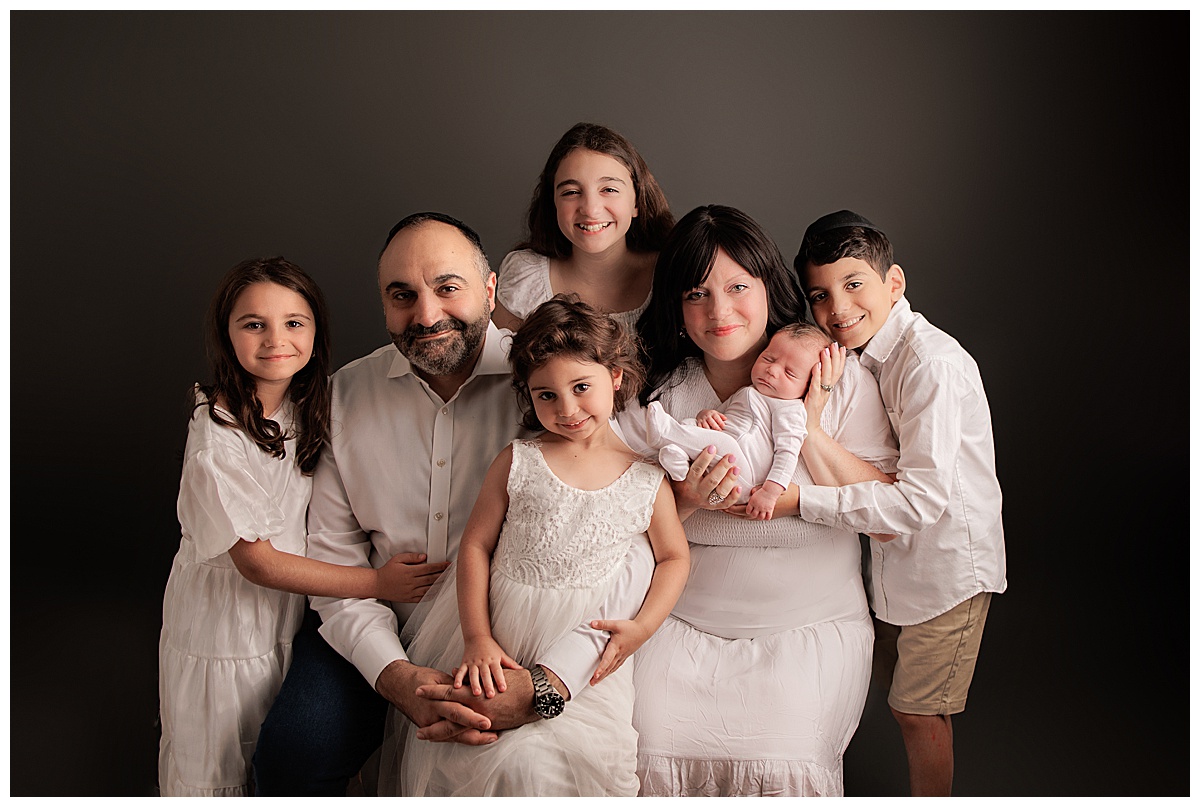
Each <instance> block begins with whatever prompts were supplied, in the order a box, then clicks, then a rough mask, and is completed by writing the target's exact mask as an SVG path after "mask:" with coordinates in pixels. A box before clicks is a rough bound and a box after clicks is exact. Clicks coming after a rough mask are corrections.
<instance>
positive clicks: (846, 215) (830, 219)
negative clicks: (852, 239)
mask: <svg viewBox="0 0 1200 807" xmlns="http://www.w3.org/2000/svg"><path fill="white" fill-rule="evenodd" d="M843 227H862V228H863V229H864V230H874V231H875V232H877V233H882V232H883V230H881V229H879V228H878V227H876V226H875V225H874V224H872V223H871V222H869V221H867V220H866V219H864V218H863V217H862V216H860V215H858V214H857V213H855V212H853V211H850V210H839V211H838V212H836V213H829V214H827V215H824V216H821V218H819V219H817V220H816V221H814V222H813V223H812V224H810V225H808V229H807V230H805V231H804V240H805V241H808V240H809V239H810V238H816V237H817V236H818V235H824V234H825V233H827V232H829V231H830V230H840V229H842V228H843Z"/></svg>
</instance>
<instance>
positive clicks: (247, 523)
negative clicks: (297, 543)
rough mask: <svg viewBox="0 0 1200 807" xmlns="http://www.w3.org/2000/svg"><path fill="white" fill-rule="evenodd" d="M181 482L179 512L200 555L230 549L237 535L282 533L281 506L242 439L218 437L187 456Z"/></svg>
mask: <svg viewBox="0 0 1200 807" xmlns="http://www.w3.org/2000/svg"><path fill="white" fill-rule="evenodd" d="M196 417H208V412H207V411H203V412H200V413H199V414H197V415H196ZM218 428H220V427H218ZM287 461H289V462H290V461H292V459H291V458H290V457H289V458H288V460H287ZM179 487H180V494H179V502H178V505H177V507H176V514H177V515H178V516H179V523H180V525H181V526H182V528H183V532H184V534H185V535H187V536H188V537H189V538H190V539H191V541H192V543H193V545H194V546H195V547H196V554H197V556H198V557H200V558H203V559H205V560H208V559H210V558H215V557H217V556H218V555H220V554H223V553H225V552H228V551H229V548H230V547H232V546H233V545H234V544H235V543H237V541H238V539H239V538H244V539H246V540H247V541H259V540H272V539H274V538H278V537H279V536H280V535H282V534H283V527H284V517H283V511H282V510H280V509H279V505H278V503H276V501H275V500H274V498H273V497H272V496H271V494H270V493H268V492H267V490H266V489H265V488H264V487H263V486H262V484H261V483H260V482H259V480H258V479H256V478H255V477H254V475H253V473H251V470H250V463H249V459H248V458H247V457H246V453H245V448H244V446H242V445H241V444H240V443H237V442H229V443H225V442H219V443H217V444H215V445H212V447H208V448H203V449H201V450H200V451H197V452H196V453H195V454H194V455H192V456H190V457H188V458H187V460H186V461H185V462H184V466H183V481H182V483H181V484H180V486H179Z"/></svg>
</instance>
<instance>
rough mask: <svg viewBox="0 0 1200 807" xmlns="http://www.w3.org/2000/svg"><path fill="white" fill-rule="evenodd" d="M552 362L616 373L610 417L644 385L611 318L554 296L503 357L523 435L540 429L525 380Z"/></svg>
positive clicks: (627, 341) (627, 338)
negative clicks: (563, 361)
mask: <svg viewBox="0 0 1200 807" xmlns="http://www.w3.org/2000/svg"><path fill="white" fill-rule="evenodd" d="M558 357H565V358H571V359H577V360H579V361H583V362H594V363H596V364H599V365H602V366H604V367H606V368H607V369H608V370H610V371H611V370H616V369H618V368H619V369H620V370H621V371H622V373H623V374H624V375H623V377H622V379H621V388H620V389H619V390H614V391H613V413H614V414H615V413H617V412H620V411H622V410H623V409H624V408H625V403H626V402H627V401H629V400H630V399H631V398H633V397H635V396H636V395H637V393H638V391H639V390H640V389H641V388H642V384H643V383H644V381H645V377H646V376H645V372H644V371H643V370H642V364H641V362H640V361H639V360H638V349H637V341H636V338H635V337H634V336H632V335H631V334H630V333H629V332H628V331H626V330H625V328H623V327H622V326H621V324H620V323H619V322H617V321H616V320H614V319H613V318H612V317H610V316H608V315H607V314H604V313H602V312H600V311H597V310H596V309H595V308H592V307H591V306H590V305H588V304H587V303H585V302H582V301H580V299H579V295H577V294H556V295H554V297H552V298H550V299H549V300H547V301H546V302H544V303H542V304H541V305H539V306H538V307H537V308H535V309H534V310H533V313H531V314H530V315H529V317H528V318H527V319H526V320H525V323H524V324H523V325H522V326H521V329H520V330H519V331H517V333H516V334H515V335H514V336H513V338H512V347H511V348H510V349H509V352H508V361H509V364H511V365H512V371H513V382H512V384H513V389H515V390H516V391H517V400H518V401H519V402H520V404H521V411H522V412H523V413H524V419H523V420H522V422H521V425H522V426H524V427H525V428H527V429H531V430H534V431H545V429H546V427H545V426H543V425H542V423H541V421H539V420H538V417H537V413H536V412H535V411H534V408H533V397H532V396H531V395H530V393H529V376H531V375H532V374H533V372H534V371H535V370H537V369H538V368H539V367H542V366H543V365H545V364H546V362H548V361H550V359H553V358H558Z"/></svg>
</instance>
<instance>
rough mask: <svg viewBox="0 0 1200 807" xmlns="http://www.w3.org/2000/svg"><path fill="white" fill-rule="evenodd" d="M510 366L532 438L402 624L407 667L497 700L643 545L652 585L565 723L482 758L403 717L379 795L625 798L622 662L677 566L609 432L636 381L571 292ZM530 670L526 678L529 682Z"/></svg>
mask: <svg viewBox="0 0 1200 807" xmlns="http://www.w3.org/2000/svg"><path fill="white" fill-rule="evenodd" d="M509 359H510V361H511V362H512V365H513V375H514V381H513V385H514V387H516V389H517V390H518V393H519V395H520V398H521V400H522V402H523V404H524V408H525V411H526V418H525V424H524V425H525V426H526V427H527V428H530V429H535V430H539V429H540V430H544V434H543V435H542V436H541V437H540V438H538V439H536V440H532V441H527V440H517V441H515V442H514V443H513V444H512V445H511V446H509V447H508V448H507V449H505V450H504V451H503V452H501V454H500V455H499V456H498V457H497V458H496V460H495V462H494V463H493V464H492V466H491V468H490V469H489V471H488V474H487V477H486V479H485V481H484V484H483V488H482V490H481V491H480V494H479V498H478V500H477V501H476V504H475V508H474V510H472V512H471V518H470V520H469V522H468V523H467V527H466V530H465V532H464V533H463V538H462V544H461V547H460V548H459V552H458V558H457V560H456V561H455V565H456V574H455V576H454V577H451V576H450V575H449V574H447V575H446V578H445V582H444V583H442V584H440V585H439V586H436V587H435V588H434V591H433V593H432V594H431V596H430V597H429V598H427V600H426V602H424V603H422V605H421V607H420V608H419V609H418V611H417V613H416V614H414V616H413V618H412V619H410V620H409V625H412V624H413V623H414V622H416V623H418V624H419V627H418V628H417V629H416V633H415V636H414V638H413V639H412V641H411V642H410V643H408V654H409V658H410V659H411V660H412V662H413V663H415V664H420V665H424V666H430V667H434V668H437V669H444V670H447V671H450V670H453V671H454V676H455V685H456V686H460V685H461V686H470V687H471V689H472V691H473V692H474V693H475V694H480V693H483V694H484V695H485V696H488V697H492V696H494V695H495V694H496V693H497V692H502V691H504V689H505V680H504V670H505V669H520V668H521V667H522V665H530V664H532V663H533V660H534V659H535V658H537V656H538V654H539V653H540V652H542V650H543V649H545V648H547V647H549V646H551V645H553V644H555V643H556V642H558V641H559V639H560V638H562V637H563V636H564V635H565V634H567V633H568V632H570V631H571V630H573V629H575V628H576V627H577V626H578V625H580V624H581V623H582V622H583V621H584V620H585V619H586V617H587V616H588V614H591V613H595V609H596V608H597V607H598V606H599V604H600V602H601V601H602V600H603V599H604V598H605V596H606V595H607V594H608V592H609V590H610V589H611V587H612V585H613V584H614V582H615V580H616V578H617V573H618V571H619V569H620V568H621V566H622V563H623V559H624V557H625V554H626V552H627V551H628V548H629V545H630V541H631V540H632V539H633V537H634V536H636V535H638V534H639V533H642V532H645V533H646V534H647V535H648V537H649V540H650V545H651V548H652V549H653V551H654V557H655V564H656V565H655V570H654V575H653V578H652V580H651V583H650V588H649V591H648V592H647V594H646V599H645V601H644V602H643V604H642V607H641V609H640V610H639V612H638V614H637V616H636V617H635V618H634V619H632V620H625V621H620V622H617V623H615V624H608V625H607V628H608V630H609V631H610V637H609V641H608V644H607V646H606V648H605V650H604V653H603V655H602V657H601V659H600V664H599V666H598V668H597V670H596V672H595V674H594V675H593V677H592V679H591V682H590V684H591V685H590V686H588V687H587V688H586V689H585V691H584V692H580V693H573V696H572V698H571V700H570V702H568V703H567V704H566V705H565V709H564V710H563V711H562V713H561V714H559V715H552V714H549V715H546V714H544V715H543V718H542V719H539V720H535V721H534V722H532V723H528V724H526V725H524V726H521V727H520V728H517V729H513V730H510V731H505V732H503V733H501V734H500V737H499V739H498V740H497V741H496V742H494V743H492V744H491V745H486V746H479V747H475V746H466V745H459V744H455V743H430V742H425V741H422V740H417V739H415V738H414V735H415V733H416V727H415V726H414V725H413V724H411V723H408V722H407V721H404V718H403V717H402V716H399V717H398V719H399V720H401V721H404V723H405V725H399V726H398V725H396V724H395V723H393V728H394V730H395V732H396V734H397V735H398V737H396V738H395V739H397V740H398V741H399V742H389V743H386V744H385V747H384V766H383V767H384V770H383V773H382V776H381V784H382V785H383V786H382V787H381V793H388V792H396V793H399V794H400V795H405V796H492V795H496V796H551V795H554V796H605V795H610V796H632V795H635V794H636V793H637V788H638V783H637V778H636V775H635V766H636V750H637V737H636V734H635V733H634V731H633V727H632V712H633V685H632V675H631V673H630V670H629V668H628V667H623V666H622V662H624V661H625V659H626V658H627V657H628V656H629V655H630V654H631V653H632V652H633V651H634V650H636V649H637V648H638V647H639V646H641V644H642V643H643V642H645V641H646V639H647V638H649V636H650V635H651V634H652V633H654V631H655V630H657V629H658V627H659V625H661V624H662V621H663V620H664V619H665V618H666V616H667V614H668V613H669V612H670V610H671V607H672V606H673V605H674V603H675V600H676V599H677V598H678V596H679V593H680V591H681V590H682V589H683V585H684V582H685V581H686V579H687V569H688V561H687V551H688V550H687V541H686V540H685V539H684V536H683V528H682V526H681V525H680V523H679V518H678V516H677V515H676V513H675V499H674V496H673V494H672V492H671V488H670V486H669V484H668V483H667V482H666V481H665V479H664V477H663V473H662V470H661V469H659V468H657V467H656V466H654V465H650V464H647V463H644V462H641V461H639V459H638V457H637V455H636V454H634V453H633V452H632V451H630V450H629V448H628V447H626V446H625V444H624V443H622V442H621V441H620V440H619V439H618V438H617V436H616V435H615V434H614V432H613V430H612V428H611V426H610V423H609V418H610V417H611V416H612V415H613V413H614V410H615V409H620V408H621V407H623V405H624V402H625V401H626V400H627V399H628V398H629V397H630V396H631V395H634V394H636V390H637V389H638V387H639V386H640V379H641V370H640V368H639V366H638V364H637V358H636V355H635V351H634V348H633V342H632V340H631V338H630V336H629V334H628V333H627V332H626V331H625V329H624V328H623V327H622V326H621V325H619V324H617V323H616V322H614V321H613V320H612V319H611V318H610V317H608V316H606V315H604V314H601V313H598V312H596V311H595V310H594V309H592V308H591V307H589V306H587V305H586V304H584V303H581V302H579V301H578V299H577V298H575V297H574V296H573V295H572V296H571V297H569V298H568V297H564V296H560V297H556V298H554V299H552V300H550V301H549V302H547V303H545V304H543V305H542V306H540V307H539V308H537V309H536V310H535V311H534V312H533V313H532V314H531V315H530V317H529V319H528V320H526V323H525V325H524V327H523V328H522V329H521V331H520V332H518V333H517V335H516V336H515V337H514V339H513V344H512V349H511V352H510V355H509ZM592 626H593V627H596V628H599V627H603V626H602V625H600V624H599V623H592ZM409 630H410V628H409V626H406V628H405V634H407V633H408V632H409ZM401 638H402V641H403V639H404V636H402V637H401ZM531 672H533V673H534V676H535V678H536V677H537V675H538V673H539V672H540V670H538V669H537V668H536V667H535V668H531ZM393 717H396V715H395V713H393ZM389 762H390V763H391V764H390V765H389ZM397 763H398V767H399V772H398V774H397V772H396V767H397Z"/></svg>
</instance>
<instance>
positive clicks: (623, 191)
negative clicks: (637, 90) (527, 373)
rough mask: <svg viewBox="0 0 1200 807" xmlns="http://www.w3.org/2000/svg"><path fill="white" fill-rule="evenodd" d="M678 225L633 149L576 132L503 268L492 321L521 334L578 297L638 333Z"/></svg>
mask: <svg viewBox="0 0 1200 807" xmlns="http://www.w3.org/2000/svg"><path fill="white" fill-rule="evenodd" d="M674 223H675V219H674V217H673V216H672V215H671V211H670V209H669V208H668V207H667V200H666V197H665V196H663V192H662V191H661V190H660V189H659V187H658V183H657V182H656V181H655V179H654V176H653V174H651V173H650V169H649V168H647V167H646V162H645V160H643V159H642V156H641V155H640V154H638V152H637V149H635V148H634V147H633V144H632V143H630V142H629V141H628V140H626V139H625V138H624V137H622V136H621V135H619V134H617V133H616V132H614V131H613V130H612V129H609V128H607V127H605V126H600V125H599V124H595V123H577V124H575V125H574V126H572V127H571V129H570V130H568V131H567V133H566V134H564V135H563V136H562V137H561V138H560V139H559V141H558V143H557V144H555V146H554V149H553V150H551V152H550V157H549V158H548V159H547V160H546V166H545V168H543V169H542V175H541V176H540V177H539V178H538V184H537V186H536V187H535V188H534V191H533V199H532V200H531V201H530V203H529V239H528V240H527V241H525V242H524V243H522V244H520V245H518V247H517V248H516V250H514V251H513V252H510V253H509V254H508V255H507V256H506V257H505V258H504V260H503V261H501V262H500V269H499V271H498V272H497V275H498V279H497V285H496V310H495V312H494V313H493V314H492V320H493V321H494V322H495V323H496V326H497V327H500V328H508V329H510V330H514V331H515V330H517V328H518V327H519V326H520V324H521V322H522V321H523V320H524V319H525V318H526V317H528V316H529V314H530V312H531V311H533V309H535V308H537V307H538V306H539V305H541V304H542V303H544V302H545V301H546V300H549V299H550V298H551V297H553V296H554V295H555V293H560V292H574V293H575V294H578V295H579V297H580V299H581V300H583V301H584V302H585V303H588V304H589V305H591V306H593V307H595V308H598V309H600V310H601V311H607V312H609V313H611V314H612V315H613V317H614V318H615V319H616V320H617V321H618V322H620V323H621V324H622V325H624V326H626V327H627V328H628V329H629V330H630V331H631V332H632V331H633V329H634V327H635V326H636V324H637V319H638V317H639V316H641V314H642V312H643V311H644V310H645V309H646V303H647V302H648V301H649V298H650V285H651V278H652V276H653V274H654V261H655V259H656V258H657V257H658V250H659V248H660V247H661V246H662V243H663V241H664V240H665V239H666V237H667V233H669V232H670V231H671V226H672V225H673V224H674Z"/></svg>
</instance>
